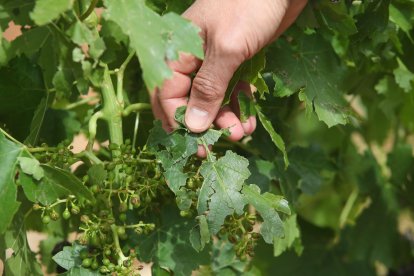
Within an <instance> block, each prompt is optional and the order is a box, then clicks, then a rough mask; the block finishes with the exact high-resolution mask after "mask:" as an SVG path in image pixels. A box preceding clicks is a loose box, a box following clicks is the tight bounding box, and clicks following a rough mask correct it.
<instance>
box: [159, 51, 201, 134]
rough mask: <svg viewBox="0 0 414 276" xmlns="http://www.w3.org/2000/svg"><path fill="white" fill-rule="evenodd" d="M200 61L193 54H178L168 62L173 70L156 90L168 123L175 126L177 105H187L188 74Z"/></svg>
mask: <svg viewBox="0 0 414 276" xmlns="http://www.w3.org/2000/svg"><path fill="white" fill-rule="evenodd" d="M200 64H201V61H200V60H198V59H197V58H196V57H194V56H193V55H189V54H180V58H179V60H177V61H172V62H169V66H170V68H171V70H172V71H173V75H172V78H170V79H167V80H165V82H164V84H163V86H162V88H161V89H158V91H156V94H157V95H156V96H157V97H158V100H159V103H160V105H161V109H162V111H163V112H164V114H165V118H166V120H167V123H168V125H170V126H171V127H176V125H177V123H176V122H175V119H174V118H175V111H176V109H177V108H178V107H180V106H184V105H187V99H188V94H189V92H190V89H191V77H190V74H191V73H193V72H195V71H196V70H197V69H198V68H199V67H200Z"/></svg>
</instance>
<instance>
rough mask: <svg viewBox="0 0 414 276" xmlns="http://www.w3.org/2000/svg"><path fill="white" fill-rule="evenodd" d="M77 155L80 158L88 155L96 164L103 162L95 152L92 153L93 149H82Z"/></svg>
mask: <svg viewBox="0 0 414 276" xmlns="http://www.w3.org/2000/svg"><path fill="white" fill-rule="evenodd" d="M75 157H79V158H82V157H86V158H88V159H89V161H91V162H92V163H95V164H102V163H103V162H102V160H101V159H99V158H98V157H97V156H96V155H95V154H93V153H92V151H82V152H80V153H78V154H75Z"/></svg>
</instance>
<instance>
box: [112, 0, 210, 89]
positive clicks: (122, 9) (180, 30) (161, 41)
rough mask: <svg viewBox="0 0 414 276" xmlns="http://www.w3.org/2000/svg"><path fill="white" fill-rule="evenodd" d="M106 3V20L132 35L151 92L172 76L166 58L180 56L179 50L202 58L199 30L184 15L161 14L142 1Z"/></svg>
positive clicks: (132, 43)
mask: <svg viewBox="0 0 414 276" xmlns="http://www.w3.org/2000/svg"><path fill="white" fill-rule="evenodd" d="M105 5H106V7H107V10H106V13H105V17H106V19H108V20H112V21H114V22H116V23H117V24H118V25H119V26H120V27H121V29H122V31H123V32H124V33H125V34H127V35H128V36H129V38H130V46H131V48H133V49H134V50H135V51H136V52H137V55H138V58H139V61H140V64H141V67H142V70H143V78H144V81H145V84H146V85H147V87H148V89H149V90H150V91H152V90H153V89H154V88H155V87H160V86H161V85H162V84H163V82H164V80H165V79H167V78H170V77H171V76H172V72H171V70H170V69H169V68H168V66H167V64H166V59H167V60H168V59H169V60H174V59H177V58H178V53H179V52H186V53H191V54H193V55H195V56H196V57H198V58H203V50H202V40H201V38H200V37H199V35H198V32H199V29H198V28H197V27H195V26H194V25H192V24H191V23H190V22H188V21H186V20H185V19H183V18H182V17H180V16H178V15H176V14H167V15H164V16H159V15H158V14H157V13H155V12H154V11H152V10H151V9H150V8H148V7H147V6H146V5H145V2H144V1H143V0H139V1H129V0H116V1H114V0H106V1H105ZM132 30H133V31H132ZM154 30H157V31H154Z"/></svg>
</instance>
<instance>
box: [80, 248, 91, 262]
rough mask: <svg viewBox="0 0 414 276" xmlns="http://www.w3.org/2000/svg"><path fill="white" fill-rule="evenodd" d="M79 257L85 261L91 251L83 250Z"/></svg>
mask: <svg viewBox="0 0 414 276" xmlns="http://www.w3.org/2000/svg"><path fill="white" fill-rule="evenodd" d="M79 257H80V258H81V259H82V260H83V259H86V258H88V257H89V251H88V250H87V249H83V250H81V252H79Z"/></svg>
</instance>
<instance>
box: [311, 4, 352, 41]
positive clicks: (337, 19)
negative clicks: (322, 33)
mask: <svg viewBox="0 0 414 276" xmlns="http://www.w3.org/2000/svg"><path fill="white" fill-rule="evenodd" d="M317 8H318V9H319V10H320V16H321V17H322V18H323V20H321V21H322V22H324V23H325V24H326V25H327V27H328V28H329V29H330V30H332V31H334V32H337V33H340V34H341V35H343V36H349V35H352V34H355V33H357V32H358V29H357V27H356V26H355V21H354V19H353V18H352V16H351V15H350V14H349V11H348V7H347V5H346V3H345V2H335V3H333V2H332V1H329V0H322V1H319V3H318V6H317Z"/></svg>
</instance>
